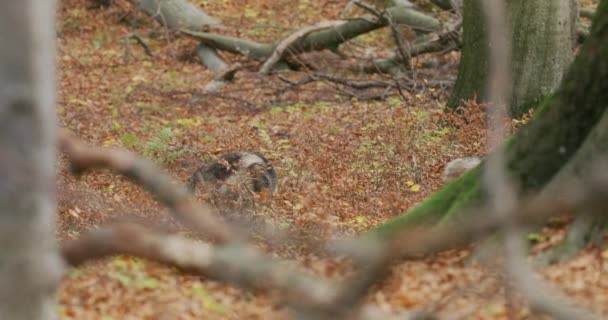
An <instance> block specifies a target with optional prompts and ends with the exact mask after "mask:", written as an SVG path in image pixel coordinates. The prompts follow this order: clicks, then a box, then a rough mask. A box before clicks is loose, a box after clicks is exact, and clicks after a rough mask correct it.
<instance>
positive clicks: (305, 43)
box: [180, 7, 440, 61]
mask: <svg viewBox="0 0 608 320" xmlns="http://www.w3.org/2000/svg"><path fill="white" fill-rule="evenodd" d="M387 12H388V13H390V15H391V17H393V21H394V22H395V23H399V24H405V25H408V26H410V27H411V28H413V29H416V30H421V31H425V32H432V31H436V30H438V29H439V27H440V23H439V21H437V20H436V19H434V18H432V17H429V16H427V15H425V14H422V13H420V12H418V11H416V10H414V9H411V8H404V7H392V8H389V9H387ZM387 25H388V22H387V21H381V20H379V19H378V18H376V17H375V16H374V15H369V14H368V15H363V16H360V17H357V18H353V19H347V20H344V23H342V24H338V25H337V26H335V27H333V28H329V29H328V28H325V29H323V30H317V31H313V32H310V33H308V34H306V35H304V36H303V37H299V38H297V40H296V41H294V42H293V43H291V45H289V46H287V47H286V48H285V50H284V51H290V52H299V53H300V52H308V51H314V50H322V49H327V48H335V47H337V46H339V45H340V44H342V43H344V42H346V41H348V40H350V39H352V38H354V37H356V36H359V35H361V34H364V33H367V32H370V31H373V30H376V29H379V28H383V27H386V26H387ZM180 31H181V32H183V33H185V34H187V35H190V36H192V37H194V38H196V39H199V40H200V41H201V42H203V43H205V44H206V45H208V46H210V47H213V48H216V49H218V50H223V51H228V52H230V53H234V54H240V55H244V56H246V57H248V58H250V59H253V60H260V61H261V60H265V59H267V58H268V57H269V56H270V55H272V53H273V52H274V51H275V50H276V47H277V44H265V43H258V42H255V41H251V40H245V39H240V38H236V37H230V36H223V35H218V34H214V33H209V32H197V31H192V30H189V29H180Z"/></svg>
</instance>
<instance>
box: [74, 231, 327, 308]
mask: <svg viewBox="0 0 608 320" xmlns="http://www.w3.org/2000/svg"><path fill="white" fill-rule="evenodd" d="M62 253H63V256H64V257H65V259H66V261H67V262H68V263H69V264H70V265H72V266H78V265H80V264H82V263H84V262H86V261H89V260H93V259H99V258H103V257H107V256H111V255H117V254H127V255H132V256H137V257H142V258H146V259H150V260H153V261H158V262H162V263H166V264H168V265H172V266H175V267H178V268H179V269H181V270H183V271H186V272H191V273H195V274H200V275H205V276H208V277H211V278H213V279H217V280H220V281H224V282H227V283H231V284H235V285H237V286H239V287H241V288H245V289H250V290H265V289H270V288H273V289H277V290H280V292H281V299H282V300H284V301H287V302H290V303H293V304H294V305H300V306H306V305H309V304H310V305H311V306H316V305H326V303H325V302H326V301H330V300H331V299H332V298H333V296H334V295H335V289H334V288H335V287H336V285H332V283H331V281H329V280H321V279H317V278H314V277H311V276H308V275H306V274H304V273H300V272H298V271H295V270H292V268H290V267H288V266H286V265H284V264H283V263H281V262H280V261H277V260H275V259H272V258H270V257H268V256H264V255H261V254H259V253H258V252H257V250H255V249H254V248H250V247H245V246H242V245H240V244H238V243H227V244H225V245H222V246H213V245H211V244H208V243H205V242H201V241H195V240H191V239H186V238H184V237H182V236H178V235H168V234H161V233H158V232H154V231H151V230H149V229H146V228H144V227H142V226H139V225H136V224H120V225H115V226H113V227H106V228H104V229H100V230H94V231H92V232H90V233H88V234H86V235H84V236H82V237H81V238H79V239H77V240H71V241H67V242H65V243H64V244H63V246H62Z"/></svg>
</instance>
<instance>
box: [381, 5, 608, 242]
mask: <svg viewBox="0 0 608 320" xmlns="http://www.w3.org/2000/svg"><path fill="white" fill-rule="evenodd" d="M591 29H592V31H591V35H590V38H589V39H588V41H587V42H586V43H585V45H584V46H583V48H582V49H581V52H580V54H579V55H578V57H577V58H576V60H575V62H574V63H573V64H572V66H571V67H570V69H569V71H568V73H567V75H566V77H565V78H564V81H563V83H562V85H561V87H560V88H559V90H558V91H557V92H556V93H555V94H554V95H553V96H552V97H549V98H547V99H546V100H545V102H544V103H543V104H542V105H541V107H540V108H539V109H538V111H537V114H536V115H535V116H534V117H533V119H532V121H531V122H530V123H528V124H527V125H526V126H524V127H523V128H521V129H520V130H519V131H518V132H517V133H516V134H515V135H514V136H513V137H512V138H511V139H509V141H507V142H506V143H507V147H506V157H507V163H508V170H509V173H510V174H511V176H512V178H513V179H514V180H515V181H517V182H518V183H519V186H520V187H521V191H522V192H523V193H530V192H537V191H540V190H541V189H542V188H543V187H544V186H545V185H546V184H547V183H548V182H549V181H550V180H551V179H552V178H553V177H554V176H555V175H556V174H557V173H558V172H559V171H560V170H561V169H562V168H563V167H564V166H565V165H566V164H567V163H568V161H570V159H572V158H573V156H574V155H575V154H576V153H577V152H578V151H579V149H580V148H581V146H582V145H583V143H584V142H585V141H586V140H587V139H588V137H590V136H591V137H592V136H593V135H592V132H593V130H594V127H595V126H596V124H597V123H598V121H599V120H600V119H601V118H602V115H603V113H604V112H605V111H606V110H607V107H608V81H606V79H608V60H606V57H608V0H603V1H602V2H601V4H600V6H599V8H598V10H597V15H596V19H595V21H594V24H593V26H592V28H591ZM607 143H608V142H607ZM481 171H482V170H481V168H476V169H474V170H471V171H470V172H468V173H466V174H465V175H463V176H462V177H460V178H459V179H457V180H456V181H454V182H452V183H450V184H448V185H446V186H444V187H443V188H442V189H441V190H439V191H438V192H437V193H435V194H434V195H432V196H431V197H430V198H429V199H428V200H426V201H425V202H423V203H422V204H420V205H418V206H417V207H415V208H414V209H412V210H411V211H410V212H408V213H407V214H405V215H403V216H400V217H397V218H395V219H393V220H391V221H389V222H387V223H386V224H384V225H381V226H379V227H377V228H376V229H374V230H372V234H375V235H380V236H387V237H390V236H391V235H393V234H394V233H395V232H397V231H399V230H402V229H404V228H405V229H407V228H411V227H415V226H418V225H420V224H423V223H424V224H435V223H438V222H441V223H446V222H462V221H464V222H466V216H464V215H463V212H464V210H465V209H467V208H471V207H474V206H476V205H480V204H481V203H482V201H483V197H484V195H483V191H482V188H481V179H480V178H481V175H480V173H481Z"/></svg>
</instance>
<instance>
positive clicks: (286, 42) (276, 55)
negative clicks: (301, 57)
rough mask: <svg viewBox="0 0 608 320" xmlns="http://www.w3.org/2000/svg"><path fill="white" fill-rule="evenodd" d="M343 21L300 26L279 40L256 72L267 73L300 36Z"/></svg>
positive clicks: (334, 25)
mask: <svg viewBox="0 0 608 320" xmlns="http://www.w3.org/2000/svg"><path fill="white" fill-rule="evenodd" d="M344 23H346V22H345V21H339V20H338V21H326V22H320V23H317V24H315V25H313V26H309V27H306V28H302V29H300V30H298V31H296V32H294V33H292V34H290V35H289V36H288V37H286V38H285V39H283V40H281V42H279V44H278V45H277V46H276V47H275V49H274V52H273V53H272V55H270V57H269V58H268V60H266V62H264V64H263V65H262V67H261V68H260V71H259V72H258V74H259V75H267V74H268V73H269V72H270V70H271V69H272V68H273V67H274V66H275V65H276V64H277V62H279V60H281V59H282V58H283V56H284V54H285V51H286V50H287V49H288V48H290V47H291V46H292V45H293V44H294V43H295V42H296V41H298V40H300V39H301V38H303V37H305V36H306V35H308V34H310V33H312V32H315V31H320V30H323V29H328V28H333V27H337V26H339V25H342V24H344Z"/></svg>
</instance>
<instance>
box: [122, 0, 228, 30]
mask: <svg viewBox="0 0 608 320" xmlns="http://www.w3.org/2000/svg"><path fill="white" fill-rule="evenodd" d="M128 1H129V2H130V3H131V4H133V5H134V6H136V7H137V8H138V9H139V10H141V11H143V12H144V13H146V14H147V15H149V16H151V17H153V18H154V19H155V20H156V21H158V22H159V23H160V24H162V25H164V26H165V27H167V28H169V29H171V30H173V31H175V30H179V29H182V28H187V29H189V30H199V31H202V30H207V29H209V27H210V26H218V25H219V24H220V22H219V21H218V20H217V19H215V18H213V17H211V16H210V15H208V14H207V13H205V12H203V11H202V10H201V9H200V8H199V7H198V6H195V5H193V4H192V3H190V2H189V1H188V0H128Z"/></svg>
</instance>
